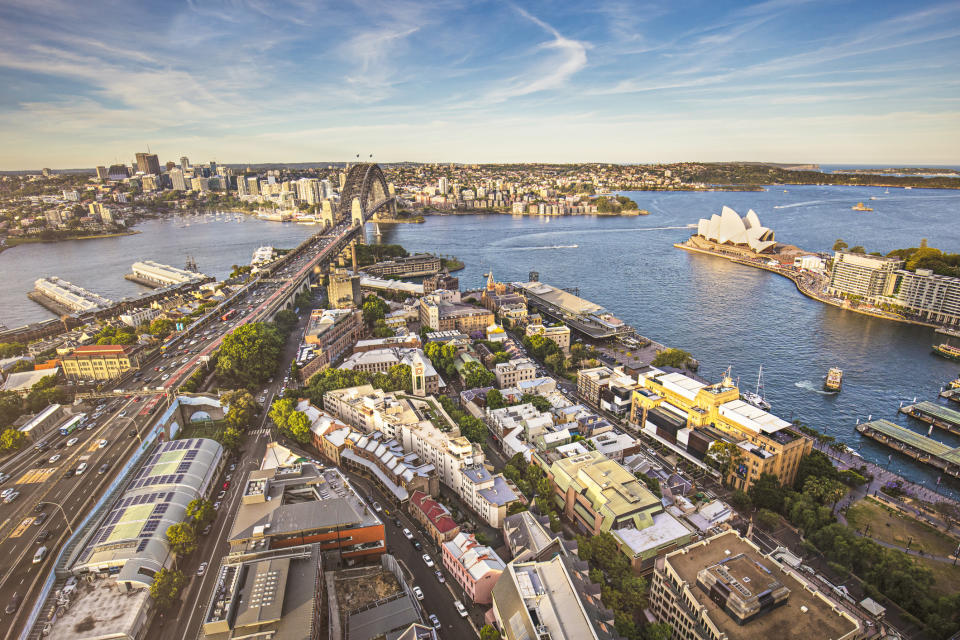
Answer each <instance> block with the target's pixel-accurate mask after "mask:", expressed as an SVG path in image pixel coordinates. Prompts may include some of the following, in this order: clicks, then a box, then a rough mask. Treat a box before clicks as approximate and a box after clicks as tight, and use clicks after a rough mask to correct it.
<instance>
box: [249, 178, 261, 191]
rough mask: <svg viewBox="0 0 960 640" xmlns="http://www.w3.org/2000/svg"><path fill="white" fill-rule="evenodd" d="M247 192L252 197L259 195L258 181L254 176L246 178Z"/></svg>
mask: <svg viewBox="0 0 960 640" xmlns="http://www.w3.org/2000/svg"><path fill="white" fill-rule="evenodd" d="M247 190H248V191H249V192H250V195H252V196H258V195H260V180H259V179H258V178H257V177H256V176H254V177H252V178H247Z"/></svg>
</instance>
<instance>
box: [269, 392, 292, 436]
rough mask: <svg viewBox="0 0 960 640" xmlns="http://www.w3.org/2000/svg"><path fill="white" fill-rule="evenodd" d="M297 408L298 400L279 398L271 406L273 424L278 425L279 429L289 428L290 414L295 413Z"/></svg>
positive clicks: (270, 414)
mask: <svg viewBox="0 0 960 640" xmlns="http://www.w3.org/2000/svg"><path fill="white" fill-rule="evenodd" d="M296 410H297V402H296V400H294V399H293V398H277V399H276V400H274V401H273V405H271V407H270V413H269V416H270V419H271V420H273V424H275V425H277V428H278V429H280V430H284V429H286V428H287V423H288V421H289V420H290V416H291V415H293V414H294V412H296Z"/></svg>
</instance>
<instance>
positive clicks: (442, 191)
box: [437, 178, 449, 195]
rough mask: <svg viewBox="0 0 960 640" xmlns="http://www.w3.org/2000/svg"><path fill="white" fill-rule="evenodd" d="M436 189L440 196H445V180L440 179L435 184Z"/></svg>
mask: <svg viewBox="0 0 960 640" xmlns="http://www.w3.org/2000/svg"><path fill="white" fill-rule="evenodd" d="M437 187H438V188H439V189H440V195H445V194H446V193H447V189H448V188H449V187H448V185H447V179H446V178H440V180H439V181H438V182H437Z"/></svg>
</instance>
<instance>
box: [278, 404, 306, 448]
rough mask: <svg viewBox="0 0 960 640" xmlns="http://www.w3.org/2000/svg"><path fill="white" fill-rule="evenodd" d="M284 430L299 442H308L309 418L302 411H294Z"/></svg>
mask: <svg viewBox="0 0 960 640" xmlns="http://www.w3.org/2000/svg"><path fill="white" fill-rule="evenodd" d="M284 431H285V432H286V433H287V435H289V436H290V437H291V438H293V439H294V440H296V441H297V442H299V443H300V444H306V443H308V442H310V418H308V417H307V414H305V413H304V412H303V411H294V412H293V413H291V414H290V418H289V419H288V420H287V426H286V429H284Z"/></svg>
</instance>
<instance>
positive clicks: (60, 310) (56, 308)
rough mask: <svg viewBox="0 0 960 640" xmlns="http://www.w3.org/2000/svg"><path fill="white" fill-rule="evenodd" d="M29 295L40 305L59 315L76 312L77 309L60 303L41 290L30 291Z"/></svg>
mask: <svg viewBox="0 0 960 640" xmlns="http://www.w3.org/2000/svg"><path fill="white" fill-rule="evenodd" d="M27 297H28V298H30V299H31V300H33V301H34V302H36V303H37V304H38V305H40V306H41V307H43V308H44V309H46V310H47V311H49V312H51V313H55V314H56V315H58V316H69V315H72V314H74V313H76V311H75V310H73V309H71V308H70V307H68V306H67V305H65V304H60V303H59V302H57V301H56V300H54V299H53V298H51V297H49V296H45V295H44V294H42V293H40V292H39V291H30V292H28V293H27Z"/></svg>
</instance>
